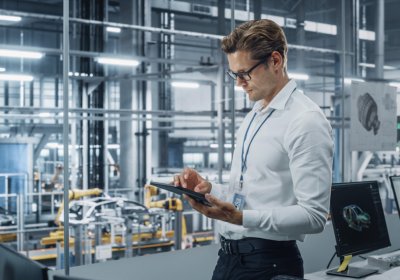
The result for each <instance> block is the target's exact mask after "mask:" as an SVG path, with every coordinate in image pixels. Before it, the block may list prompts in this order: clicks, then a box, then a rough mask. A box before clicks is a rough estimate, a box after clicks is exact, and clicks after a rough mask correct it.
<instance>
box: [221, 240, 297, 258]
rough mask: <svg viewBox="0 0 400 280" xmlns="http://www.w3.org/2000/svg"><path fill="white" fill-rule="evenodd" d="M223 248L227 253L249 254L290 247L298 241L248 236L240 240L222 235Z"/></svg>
mask: <svg viewBox="0 0 400 280" xmlns="http://www.w3.org/2000/svg"><path fill="white" fill-rule="evenodd" d="M220 242H221V250H222V251H223V252H224V253H225V254H227V255H239V254H248V253H251V252H254V251H263V250H268V249H278V248H289V247H294V246H296V241H294V240H290V241H276V240H270V239H263V238H255V237H247V238H243V239H239V240H233V239H226V238H225V237H223V236H221V237H220Z"/></svg>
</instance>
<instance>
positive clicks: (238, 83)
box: [236, 77, 247, 87]
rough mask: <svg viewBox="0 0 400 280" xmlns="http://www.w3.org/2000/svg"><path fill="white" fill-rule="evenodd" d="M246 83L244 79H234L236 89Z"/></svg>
mask: <svg viewBox="0 0 400 280" xmlns="http://www.w3.org/2000/svg"><path fill="white" fill-rule="evenodd" d="M246 83H247V81H246V80H245V79H243V78H241V77H237V79H236V85H237V86H238V87H241V86H242V85H244V84H246Z"/></svg>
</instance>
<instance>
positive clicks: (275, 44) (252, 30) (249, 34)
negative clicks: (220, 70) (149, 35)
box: [221, 19, 288, 68]
mask: <svg viewBox="0 0 400 280" xmlns="http://www.w3.org/2000/svg"><path fill="white" fill-rule="evenodd" d="M221 48H222V50H223V51H224V52H225V53H227V54H230V53H234V52H236V51H248V52H250V53H251V57H252V59H254V60H262V59H266V58H267V57H268V56H269V55H270V54H271V53H272V52H273V51H277V52H279V53H280V54H281V56H282V57H283V60H284V67H285V68H286V63H287V51H288V47H287V41H286V36H285V33H284V32H283V29H282V28H281V27H280V26H279V25H278V24H276V23H275V22H274V21H272V20H269V19H259V20H251V21H248V22H245V23H243V24H241V25H239V26H238V27H236V28H235V29H234V30H233V31H232V32H231V33H230V34H229V35H228V36H226V37H224V38H223V39H222V42H221Z"/></svg>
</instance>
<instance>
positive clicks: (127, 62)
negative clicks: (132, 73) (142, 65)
mask: <svg viewBox="0 0 400 280" xmlns="http://www.w3.org/2000/svg"><path fill="white" fill-rule="evenodd" d="M96 61H97V62H98V63H100V64H106V65H118V66H138V65H139V61H137V60H134V59H120V58H111V57H98V58H97V59H96Z"/></svg>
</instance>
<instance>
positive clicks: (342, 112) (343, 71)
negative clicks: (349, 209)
mask: <svg viewBox="0 0 400 280" xmlns="http://www.w3.org/2000/svg"><path fill="white" fill-rule="evenodd" d="M345 15H346V9H345V0H342V2H341V30H342V34H341V35H342V61H341V63H342V64H341V68H342V71H341V72H342V80H341V82H342V99H341V101H342V102H341V110H340V111H341V112H340V113H341V117H342V133H341V134H342V139H341V146H342V161H341V162H342V166H341V167H342V182H344V181H345V177H344V171H345V170H346V169H345V160H344V158H345V147H344V101H345V92H344V77H345V71H346V54H345V50H346V44H345V43H346V36H345V32H346V27H345Z"/></svg>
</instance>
